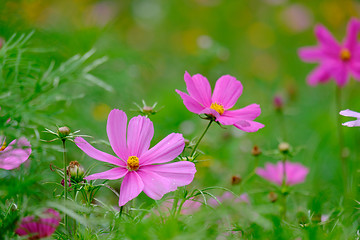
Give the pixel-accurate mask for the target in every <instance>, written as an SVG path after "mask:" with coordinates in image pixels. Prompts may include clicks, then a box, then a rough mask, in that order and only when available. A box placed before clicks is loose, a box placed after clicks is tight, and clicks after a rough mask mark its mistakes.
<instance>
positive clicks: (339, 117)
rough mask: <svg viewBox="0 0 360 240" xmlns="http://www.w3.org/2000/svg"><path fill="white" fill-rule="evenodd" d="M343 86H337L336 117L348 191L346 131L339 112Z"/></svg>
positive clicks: (345, 183) (343, 170) (341, 158)
mask: <svg viewBox="0 0 360 240" xmlns="http://www.w3.org/2000/svg"><path fill="white" fill-rule="evenodd" d="M341 98H342V88H341V87H338V86H337V87H336V119H337V124H336V126H337V130H338V138H339V148H340V161H341V167H342V173H343V182H344V192H345V193H346V192H347V168H346V158H345V155H344V131H343V127H342V125H341V116H340V114H339V112H340V111H341V110H342V101H341Z"/></svg>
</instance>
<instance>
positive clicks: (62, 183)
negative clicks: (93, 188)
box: [61, 179, 71, 187]
mask: <svg viewBox="0 0 360 240" xmlns="http://www.w3.org/2000/svg"><path fill="white" fill-rule="evenodd" d="M68 182H69V184H68V186H69V187H71V181H70V179H68ZM64 184H65V179H62V180H61V185H63V186H64Z"/></svg>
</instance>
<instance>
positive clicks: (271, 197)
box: [268, 192, 278, 203]
mask: <svg viewBox="0 0 360 240" xmlns="http://www.w3.org/2000/svg"><path fill="white" fill-rule="evenodd" d="M268 199H269V200H270V202H272V203H274V202H276V201H277V200H278V195H277V194H276V193H274V192H269V195H268Z"/></svg>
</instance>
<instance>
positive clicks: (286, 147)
mask: <svg viewBox="0 0 360 240" xmlns="http://www.w3.org/2000/svg"><path fill="white" fill-rule="evenodd" d="M278 148H279V151H280V152H281V153H284V154H286V153H288V152H289V150H290V144H288V143H287V142H282V143H280V144H279V146H278Z"/></svg>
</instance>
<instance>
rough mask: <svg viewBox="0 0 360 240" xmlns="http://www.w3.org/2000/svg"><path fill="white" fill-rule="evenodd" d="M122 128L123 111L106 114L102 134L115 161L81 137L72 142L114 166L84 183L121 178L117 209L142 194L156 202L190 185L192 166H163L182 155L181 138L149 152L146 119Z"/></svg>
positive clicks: (149, 133) (185, 163) (136, 119)
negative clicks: (104, 129)
mask: <svg viewBox="0 0 360 240" xmlns="http://www.w3.org/2000/svg"><path fill="white" fill-rule="evenodd" d="M126 125H127V116H126V114H125V113H124V112H123V111H121V110H118V109H114V110H112V111H111V112H110V114H109V117H108V121H107V127H106V130H107V135H108V138H109V141H110V145H111V147H112V149H113V151H114V152H115V154H116V155H117V156H116V157H115V156H113V155H110V154H108V153H105V152H102V151H99V150H97V149H95V148H94V147H92V146H91V145H90V144H89V143H88V142H86V141H85V140H84V139H83V138H81V137H77V138H75V143H76V145H77V146H78V147H79V148H80V149H81V150H82V151H84V152H85V153H86V154H87V155H88V156H90V157H92V158H94V159H96V160H99V161H103V162H107V163H111V164H113V165H115V166H116V167H115V168H113V169H110V170H108V171H105V172H101V173H95V174H92V175H90V176H87V177H85V179H86V180H94V179H109V180H115V179H119V178H122V177H124V179H123V181H122V184H121V188H120V198H119V206H123V205H125V204H126V203H127V202H128V201H130V200H132V199H134V198H135V197H137V196H138V195H139V194H140V193H141V192H142V191H143V192H144V193H145V194H146V195H148V196H149V197H150V198H152V199H155V200H159V199H161V198H162V197H163V195H164V194H166V193H168V192H171V191H174V190H176V189H177V187H179V186H185V185H188V184H190V183H191V182H192V180H193V179H194V175H195V172H196V168H195V164H194V163H192V162H188V161H180V162H173V163H168V164H164V163H167V162H169V161H172V160H173V159H175V158H176V157H177V156H178V155H179V154H180V153H181V152H182V151H183V149H184V146H185V143H184V138H183V136H182V135H181V134H179V133H171V134H169V135H168V136H167V137H165V138H164V139H163V140H161V141H160V142H159V143H158V144H156V145H155V146H154V147H152V148H151V149H149V147H150V141H151V139H152V138H153V135H154V127H153V123H152V122H151V121H150V119H148V118H146V117H143V116H137V117H134V118H132V119H131V120H130V121H129V125H128V127H127V129H126Z"/></svg>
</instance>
